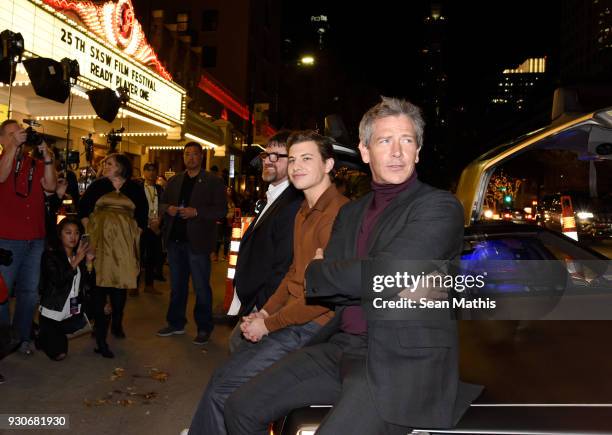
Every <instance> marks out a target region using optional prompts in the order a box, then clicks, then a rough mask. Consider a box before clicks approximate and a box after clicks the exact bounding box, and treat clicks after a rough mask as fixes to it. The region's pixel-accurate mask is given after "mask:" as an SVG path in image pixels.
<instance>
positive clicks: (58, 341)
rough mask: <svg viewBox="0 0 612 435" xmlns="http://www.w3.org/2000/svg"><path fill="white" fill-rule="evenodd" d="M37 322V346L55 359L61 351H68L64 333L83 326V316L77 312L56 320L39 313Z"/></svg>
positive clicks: (65, 352) (64, 352)
mask: <svg viewBox="0 0 612 435" xmlns="http://www.w3.org/2000/svg"><path fill="white" fill-rule="evenodd" d="M38 324H39V327H40V329H39V333H38V346H39V347H40V349H41V350H42V351H44V352H45V353H46V354H47V356H48V357H49V358H51V359H56V358H57V357H58V356H59V355H61V354H62V353H63V354H67V353H68V338H66V334H72V333H73V332H75V331H78V330H79V329H81V328H82V327H84V326H85V318H84V317H83V315H82V314H77V315H75V316H72V317H69V318H67V319H65V320H62V321H59V322H58V321H57V320H53V319H49V318H47V317H45V316H43V315H41V316H40V319H39V321H38Z"/></svg>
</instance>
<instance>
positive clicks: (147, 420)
mask: <svg viewBox="0 0 612 435" xmlns="http://www.w3.org/2000/svg"><path fill="white" fill-rule="evenodd" d="M226 270H227V263H226V262H218V263H213V267H212V278H211V283H212V286H213V306H214V307H215V311H216V312H217V313H218V314H221V304H222V302H223V297H224V292H225V274H226ZM165 272H166V273H165V276H166V277H168V276H169V272H168V270H167V268H166V271H165ZM155 287H156V288H158V289H159V290H162V294H161V295H151V294H147V293H143V292H142V291H141V292H140V295H139V296H136V297H129V296H128V301H127V305H126V309H125V319H124V329H125V333H126V335H127V338H126V339H123V340H118V339H115V338H114V337H113V336H112V335H109V341H108V342H109V346H110V348H111V350H112V351H113V352H114V353H115V358H114V359H106V358H102V357H101V356H100V355H98V354H95V353H94V352H93V349H94V347H95V341H94V340H93V339H92V338H91V337H90V334H85V335H81V336H80V337H76V338H73V339H71V340H70V341H69V351H68V357H67V358H66V359H65V360H64V361H59V362H57V361H51V360H50V359H48V358H47V356H46V355H45V354H44V353H43V352H40V351H37V352H35V353H34V355H33V356H31V357H25V356H23V355H21V354H19V353H13V354H11V355H9V356H8V357H6V358H5V359H4V360H2V361H0V373H2V374H3V375H4V377H5V378H6V383H4V384H2V385H0V398H1V399H0V414H11V415H16V414H62V415H67V416H69V421H70V429H69V430H67V431H61V432H56V431H50V430H42V431H41V430H39V431H37V433H49V432H51V433H70V434H79V435H80V434H93V435H98V434H100V435H106V434H108V435H123V434H126V435H128V434H129V435H140V434H143V435H144V434H163V435H166V434H167V435H178V434H179V433H180V431H181V430H182V429H183V428H186V427H188V426H189V423H190V421H191V418H192V416H193V413H194V411H195V408H196V406H197V403H198V401H199V399H200V397H201V395H202V393H203V391H204V388H205V386H206V384H207V383H208V379H209V377H210V375H211V373H212V372H213V370H214V369H215V368H216V367H217V366H219V365H220V364H222V363H223V362H224V361H225V360H226V358H227V356H228V346H227V340H228V337H229V334H230V331H231V327H230V326H229V325H227V324H217V325H216V326H215V330H214V331H213V334H212V337H211V340H210V341H209V343H208V344H206V345H204V346H196V345H194V344H192V342H191V341H192V340H193V338H194V336H195V334H196V328H195V325H194V322H193V317H192V311H193V303H194V299H195V298H194V295H193V292H190V297H189V305H188V308H187V318H188V320H189V323H188V324H187V326H186V328H185V330H186V334H185V335H180V336H179V335H175V336H171V337H164V338H162V337H157V336H156V335H155V333H156V332H157V330H158V329H160V328H161V327H163V326H165V315H166V309H167V306H168V301H169V295H170V292H169V282H163V283H162V282H156V284H155ZM28 432H31V431H30V430H2V429H0V433H1V434H6V435H9V434H15V435H19V434H23V433H28Z"/></svg>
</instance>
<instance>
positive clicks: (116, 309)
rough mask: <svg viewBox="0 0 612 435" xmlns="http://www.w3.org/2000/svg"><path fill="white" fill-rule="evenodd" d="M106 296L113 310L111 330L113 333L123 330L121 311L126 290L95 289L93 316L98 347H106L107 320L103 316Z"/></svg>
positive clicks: (125, 297) (123, 306) (112, 288)
mask: <svg viewBox="0 0 612 435" xmlns="http://www.w3.org/2000/svg"><path fill="white" fill-rule="evenodd" d="M107 296H108V297H109V298H110V304H111V308H112V309H113V314H112V320H111V324H112V326H111V328H112V329H113V330H114V331H119V330H122V329H123V326H122V322H123V309H124V308H125V301H126V299H127V290H125V289H122V288H114V287H96V289H95V290H94V292H93V306H94V308H93V309H94V316H95V319H96V323H95V329H96V342H97V344H98V347H106V346H107V344H106V334H107V332H108V319H107V316H106V315H105V314H104V305H106V298H107Z"/></svg>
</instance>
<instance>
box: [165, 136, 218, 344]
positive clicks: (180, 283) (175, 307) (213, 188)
mask: <svg viewBox="0 0 612 435" xmlns="http://www.w3.org/2000/svg"><path fill="white" fill-rule="evenodd" d="M203 159H204V155H203V151H202V146H201V145H200V144H199V143H197V142H189V143H187V144H186V145H185V149H184V151H183V160H184V162H185V167H186V169H187V170H186V171H185V172H181V173H180V174H177V175H175V176H174V177H172V178H171V179H170V180H168V185H167V186H166V190H165V191H164V193H163V195H162V199H161V212H162V213H164V218H163V221H164V229H163V239H164V242H165V245H166V249H167V250H168V263H169V264H170V285H171V293H170V306H169V307H168V314H167V316H166V321H167V322H168V326H166V327H164V328H162V329H160V330H159V331H158V332H157V335H158V336H160V337H168V336H171V335H179V334H184V333H185V329H184V327H185V323H187V319H186V318H185V310H186V308H187V297H188V295H189V293H188V289H189V276H190V275H191V279H192V282H193V288H194V290H195V294H196V303H195V307H194V308H193V317H194V319H195V322H196V326H197V328H198V332H197V335H196V337H195V339H194V340H193V344H195V345H202V344H205V343H207V342H208V339H209V338H210V334H211V332H212V330H213V319H212V289H211V287H210V253H211V252H212V250H213V246H214V245H215V240H216V228H217V219H221V218H222V217H224V216H225V214H226V213H227V200H226V198H225V187H224V186H223V181H222V180H221V179H220V178H218V177H215V176H213V175H211V174H210V173H208V172H206V171H205V170H204V169H202V161H203Z"/></svg>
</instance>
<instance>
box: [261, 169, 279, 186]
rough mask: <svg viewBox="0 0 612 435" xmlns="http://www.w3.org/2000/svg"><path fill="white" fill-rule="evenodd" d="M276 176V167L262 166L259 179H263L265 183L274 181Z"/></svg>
mask: <svg viewBox="0 0 612 435" xmlns="http://www.w3.org/2000/svg"><path fill="white" fill-rule="evenodd" d="M277 177H278V171H277V170H276V168H264V170H263V172H262V174H261V179H262V180H264V181H265V182H266V183H272V182H273V181H276V179H277Z"/></svg>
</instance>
